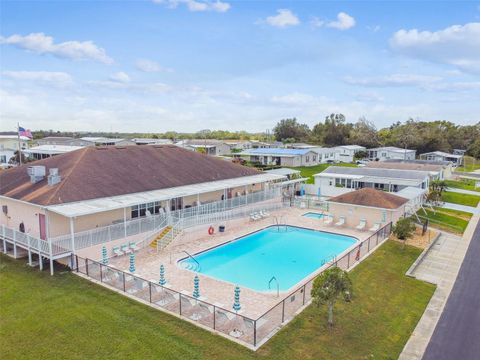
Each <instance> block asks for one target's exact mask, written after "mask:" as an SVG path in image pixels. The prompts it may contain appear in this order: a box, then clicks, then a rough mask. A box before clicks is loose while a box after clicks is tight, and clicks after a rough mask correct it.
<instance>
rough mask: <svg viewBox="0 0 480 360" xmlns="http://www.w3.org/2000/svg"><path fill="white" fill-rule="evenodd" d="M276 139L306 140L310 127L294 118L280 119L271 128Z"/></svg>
mask: <svg viewBox="0 0 480 360" xmlns="http://www.w3.org/2000/svg"><path fill="white" fill-rule="evenodd" d="M273 133H274V134H275V139H276V140H277V141H306V140H307V139H308V137H309V135H310V129H309V127H308V125H306V124H300V123H298V122H297V119H296V118H293V119H283V120H280V121H279V122H278V123H277V125H276V126H275V128H274V129H273Z"/></svg>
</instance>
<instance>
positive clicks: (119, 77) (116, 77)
mask: <svg viewBox="0 0 480 360" xmlns="http://www.w3.org/2000/svg"><path fill="white" fill-rule="evenodd" d="M110 80H112V81H116V82H119V83H128V82H130V76H128V74H127V73H124V72H123V71H120V72H117V73H115V74H112V75H110Z"/></svg>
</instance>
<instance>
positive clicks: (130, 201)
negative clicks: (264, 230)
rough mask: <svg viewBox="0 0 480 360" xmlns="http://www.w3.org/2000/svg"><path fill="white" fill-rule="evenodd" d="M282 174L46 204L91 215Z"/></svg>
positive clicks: (65, 212) (69, 214)
mask: <svg viewBox="0 0 480 360" xmlns="http://www.w3.org/2000/svg"><path fill="white" fill-rule="evenodd" d="M283 179H285V176H281V175H275V174H268V173H262V174H259V175H253V176H242V177H238V178H233V179H227V180H219V181H209V182H204V183H199V184H192V185H185V186H178V187H172V188H167V189H161V190H152V191H145V192H141V193H134V194H126V195H119V196H112V197H106V198H100V199H91V200H85V201H78V202H72V203H66V204H60V205H51V206H47V207H46V208H47V210H48V211H52V212H55V213H57V214H60V215H63V216H66V217H75V216H82V215H88V214H95V213H99V212H103V211H109V210H115V209H122V208H125V207H129V206H133V205H138V204H144V203H149V202H153V201H162V200H169V199H174V198H178V197H184V196H191V195H197V194H204V193H209V192H212V191H218V190H224V189H231V188H235V187H240V186H246V185H252V184H258V183H265V182H269V181H281V180H283Z"/></svg>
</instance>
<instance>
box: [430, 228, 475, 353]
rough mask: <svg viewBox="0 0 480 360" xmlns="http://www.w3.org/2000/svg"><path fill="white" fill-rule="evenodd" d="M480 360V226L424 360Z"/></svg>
mask: <svg viewBox="0 0 480 360" xmlns="http://www.w3.org/2000/svg"><path fill="white" fill-rule="evenodd" d="M451 359H462V360H478V359H480V222H479V223H478V224H477V227H476V230H475V232H474V235H473V238H472V240H471V242H470V245H469V248H468V251H467V254H466V256H465V259H464V261H463V264H462V266H461V268H460V272H459V274H458V277H457V281H456V282H455V285H454V287H453V290H452V292H451V294H450V297H449V298H448V301H447V304H446V306H445V309H444V311H443V313H442V316H441V317H440V320H439V322H438V324H437V326H436V328H435V331H434V333H433V336H432V338H431V339H430V342H429V344H428V347H427V350H426V351H425V354H424V356H423V360H451Z"/></svg>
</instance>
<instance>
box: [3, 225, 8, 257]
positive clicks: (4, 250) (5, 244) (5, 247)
mask: <svg viewBox="0 0 480 360" xmlns="http://www.w3.org/2000/svg"><path fill="white" fill-rule="evenodd" d="M2 237H3V252H4V253H5V254H6V253H7V240H6V239H5V225H2Z"/></svg>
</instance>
